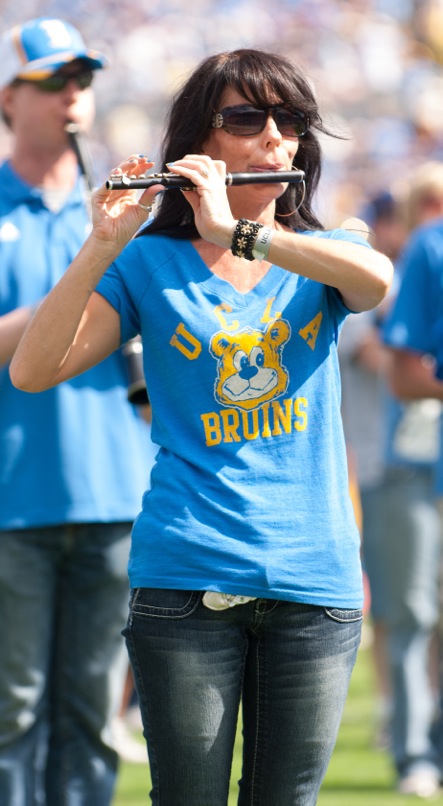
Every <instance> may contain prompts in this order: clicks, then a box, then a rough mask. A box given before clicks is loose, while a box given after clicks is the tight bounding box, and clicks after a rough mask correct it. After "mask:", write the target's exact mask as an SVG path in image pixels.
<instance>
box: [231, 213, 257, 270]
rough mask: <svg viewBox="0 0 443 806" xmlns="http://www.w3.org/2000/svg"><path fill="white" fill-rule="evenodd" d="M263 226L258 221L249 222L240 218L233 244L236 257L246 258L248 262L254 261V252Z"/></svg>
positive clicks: (232, 248)
mask: <svg viewBox="0 0 443 806" xmlns="http://www.w3.org/2000/svg"><path fill="white" fill-rule="evenodd" d="M262 226H263V224H258V223H257V222H256V221H248V219H247V218H240V220H239V221H238V222H237V226H236V228H235V230H234V234H233V236H232V243H231V252H232V254H233V255H235V257H244V258H246V260H254V259H255V258H254V255H253V254H252V250H253V248H254V244H255V239H256V237H257V233H258V231H259V229H261V228H262Z"/></svg>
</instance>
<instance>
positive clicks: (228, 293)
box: [183, 241, 283, 307]
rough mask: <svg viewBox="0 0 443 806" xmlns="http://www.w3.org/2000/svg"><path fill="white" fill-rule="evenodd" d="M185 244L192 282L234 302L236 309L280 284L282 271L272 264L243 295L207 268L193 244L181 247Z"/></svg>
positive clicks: (186, 242) (266, 293) (265, 294)
mask: <svg viewBox="0 0 443 806" xmlns="http://www.w3.org/2000/svg"><path fill="white" fill-rule="evenodd" d="M185 244H186V247H187V252H188V254H187V255H186V257H187V259H188V260H189V264H190V265H191V266H192V273H193V278H194V280H196V281H197V282H201V283H203V284H204V285H205V287H206V288H207V289H208V290H209V291H210V293H212V294H216V295H217V296H218V297H221V298H223V299H225V300H227V301H229V302H231V303H233V302H234V303H235V304H236V305H237V306H238V307H246V306H247V305H250V304H251V303H253V302H254V301H255V299H258V298H261V299H263V296H268V295H269V294H270V292H271V291H272V290H273V289H274V288H276V286H277V285H279V284H280V283H281V282H282V279H283V269H280V268H279V267H278V266H275V265H274V264H272V265H271V266H270V267H269V269H268V271H267V272H266V274H265V275H264V277H262V278H261V280H259V281H258V282H257V284H256V285H255V286H254V287H253V288H251V290H250V291H247V292H246V293H245V294H243V293H242V292H240V291H237V289H236V288H234V286H233V285H231V283H230V282H228V280H224V279H223V278H222V277H219V276H218V275H217V274H214V272H212V271H211V270H210V269H209V268H208V266H207V265H206V263H205V261H204V260H203V258H202V257H201V255H200V253H199V252H198V250H197V249H196V248H195V246H194V244H192V243H191V242H190V241H185V242H184V244H183V245H185Z"/></svg>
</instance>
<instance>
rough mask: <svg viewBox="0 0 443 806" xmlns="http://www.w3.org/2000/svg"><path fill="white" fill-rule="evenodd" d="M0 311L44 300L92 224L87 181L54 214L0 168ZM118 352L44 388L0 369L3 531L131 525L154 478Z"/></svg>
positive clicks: (144, 432) (145, 438) (0, 508)
mask: <svg viewBox="0 0 443 806" xmlns="http://www.w3.org/2000/svg"><path fill="white" fill-rule="evenodd" d="M0 186H1V193H0V315H3V314H6V313H8V312H9V311H12V310H14V309H15V308H17V307H20V306H22V305H32V304H33V303H36V302H39V301H40V300H41V299H42V298H43V297H44V296H45V295H46V294H47V293H48V291H49V290H50V289H51V288H52V286H53V285H54V284H55V283H56V282H57V281H58V280H59V278H60V277H61V275H62V274H63V272H64V271H65V270H66V268H67V267H68V265H69V263H70V262H71V260H72V259H73V257H74V256H75V255H76V254H77V252H78V250H79V248H80V246H81V245H82V243H83V241H84V239H85V236H86V234H87V232H88V230H89V228H90V224H89V221H88V217H87V212H86V209H85V204H84V201H83V196H82V192H81V183H78V185H77V187H76V188H75V189H74V190H73V192H72V193H71V194H70V196H69V198H68V199H67V200H66V202H65V203H64V204H63V206H62V208H61V209H60V211H59V212H58V213H54V212H51V211H50V210H49V209H48V208H47V207H46V205H45V203H44V200H43V197H42V193H41V191H40V190H39V189H37V188H33V187H30V186H29V185H27V184H25V183H24V182H22V181H21V179H20V178H19V177H18V176H17V175H16V174H15V173H14V172H13V170H12V169H11V167H10V165H9V164H8V163H5V164H3V165H2V166H1V167H0ZM126 394H127V372H126V365H125V363H124V359H123V357H122V355H121V354H120V352H118V353H115V354H114V355H113V356H111V357H110V358H108V359H107V360H106V361H104V362H103V363H102V364H100V365H99V366H97V367H95V368H94V369H91V370H89V371H88V372H85V373H84V374H83V375H81V376H80V377H78V378H75V379H73V380H72V381H68V382H66V383H63V384H61V385H60V386H57V387H55V388H54V389H50V390H48V391H46V392H42V393H39V394H27V393H25V392H20V391H19V390H18V389H16V388H15V387H14V386H13V385H12V384H11V381H10V378H9V367H8V366H3V367H0V529H3V530H4V529H21V528H31V527H39V526H45V525H51V524H62V523H93V522H102V521H104V522H112V521H114V522H120V521H121V522H123V521H132V520H133V519H134V518H135V516H136V515H137V514H138V512H139V510H140V505H141V499H142V494H143V491H144V490H145V489H146V486H147V482H148V476H149V459H147V450H149V432H148V429H147V427H146V424H145V423H143V422H142V421H141V419H140V417H139V416H138V413H137V411H136V410H135V409H134V407H133V406H131V405H130V404H129V403H128V402H127V400H126Z"/></svg>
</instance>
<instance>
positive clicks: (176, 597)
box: [129, 588, 202, 619]
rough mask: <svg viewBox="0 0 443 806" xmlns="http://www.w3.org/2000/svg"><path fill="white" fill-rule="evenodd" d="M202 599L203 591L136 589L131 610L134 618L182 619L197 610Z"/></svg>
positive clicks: (132, 594) (133, 592)
mask: <svg viewBox="0 0 443 806" xmlns="http://www.w3.org/2000/svg"><path fill="white" fill-rule="evenodd" d="M201 597H202V592H201V591H182V590H172V589H171V590H170V589H167V588H134V590H133V591H132V592H131V600H130V608H129V609H130V613H131V615H132V616H144V617H150V618H167V619H181V618H186V617H187V616H190V615H191V613H193V612H194V611H195V610H196V609H197V607H198V605H199V604H200V601H201Z"/></svg>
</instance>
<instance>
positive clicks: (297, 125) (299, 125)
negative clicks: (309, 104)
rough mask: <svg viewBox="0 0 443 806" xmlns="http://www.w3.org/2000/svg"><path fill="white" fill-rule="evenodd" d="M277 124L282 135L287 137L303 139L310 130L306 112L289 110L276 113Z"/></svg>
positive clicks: (278, 110)
mask: <svg viewBox="0 0 443 806" xmlns="http://www.w3.org/2000/svg"><path fill="white" fill-rule="evenodd" d="M275 123H276V126H277V128H278V130H279V132H280V133H281V134H284V135H285V136H286V137H302V136H303V135H304V134H306V131H307V129H308V119H307V117H306V115H305V114H304V112H298V111H296V110H295V111H293V112H291V111H290V110H289V109H277V110H276V111H275Z"/></svg>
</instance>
